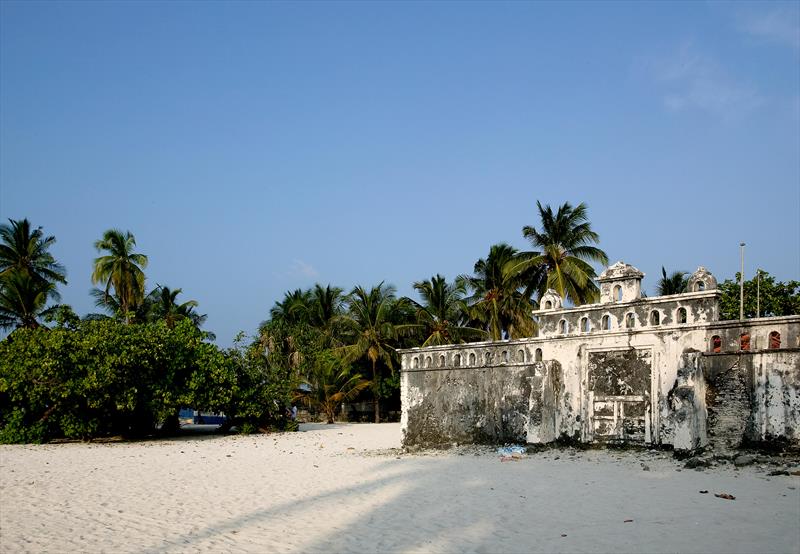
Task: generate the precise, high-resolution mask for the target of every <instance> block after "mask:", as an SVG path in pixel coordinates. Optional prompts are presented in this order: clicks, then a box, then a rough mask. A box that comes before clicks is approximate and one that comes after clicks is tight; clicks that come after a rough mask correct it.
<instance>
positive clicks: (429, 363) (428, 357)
mask: <svg viewBox="0 0 800 554" xmlns="http://www.w3.org/2000/svg"><path fill="white" fill-rule="evenodd" d="M432 361H433V360H431V357H430V356H426V357H425V367H431V362H432Z"/></svg>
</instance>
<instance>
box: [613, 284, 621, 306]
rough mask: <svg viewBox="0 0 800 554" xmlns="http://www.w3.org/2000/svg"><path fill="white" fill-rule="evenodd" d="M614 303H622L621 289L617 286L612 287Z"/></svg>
mask: <svg viewBox="0 0 800 554" xmlns="http://www.w3.org/2000/svg"><path fill="white" fill-rule="evenodd" d="M614 302H622V287H621V286H619V285H616V286H615V287H614Z"/></svg>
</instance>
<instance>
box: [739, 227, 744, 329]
mask: <svg viewBox="0 0 800 554" xmlns="http://www.w3.org/2000/svg"><path fill="white" fill-rule="evenodd" d="M739 248H740V249H741V256H742V270H741V271H740V272H739V321H744V243H743V242H742V243H739Z"/></svg>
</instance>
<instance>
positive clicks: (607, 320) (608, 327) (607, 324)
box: [601, 315, 611, 331]
mask: <svg viewBox="0 0 800 554" xmlns="http://www.w3.org/2000/svg"><path fill="white" fill-rule="evenodd" d="M601 327H602V328H603V329H604V330H605V331H610V330H611V318H610V317H609V316H608V315H604V316H603V321H602V323H601Z"/></svg>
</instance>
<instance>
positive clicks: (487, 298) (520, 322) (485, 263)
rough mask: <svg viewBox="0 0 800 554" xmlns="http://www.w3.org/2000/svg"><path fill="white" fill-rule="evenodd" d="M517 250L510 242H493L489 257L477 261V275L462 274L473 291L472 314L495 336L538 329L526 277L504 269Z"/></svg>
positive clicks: (469, 301) (515, 335) (525, 333)
mask: <svg viewBox="0 0 800 554" xmlns="http://www.w3.org/2000/svg"><path fill="white" fill-rule="evenodd" d="M516 253H517V251H516V249H515V248H513V247H512V246H509V245H508V244H505V243H500V244H495V245H492V247H491V248H490V249H489V255H488V256H487V257H486V259H483V258H481V259H479V260H478V261H477V262H476V263H475V267H474V268H473V271H474V275H462V276H460V277H459V279H462V280H464V282H465V283H466V284H467V286H468V287H469V288H470V289H471V291H472V296H470V297H469V298H467V304H468V305H469V307H470V309H469V313H470V317H471V318H472V320H473V321H474V322H475V323H477V324H479V325H480V326H481V327H483V328H484V329H485V330H486V332H488V334H489V337H490V338H491V339H492V340H502V339H504V338H522V337H529V336H531V335H533V333H534V332H535V331H536V324H535V322H534V321H533V317H532V314H531V312H532V310H533V305H532V303H531V300H530V296H529V295H528V294H527V293H526V292H525V291H523V290H522V288H523V287H522V281H521V280H520V278H519V277H518V276H517V275H516V274H513V273H506V272H504V270H503V268H505V267H506V266H507V265H508V264H509V263H510V262H511V261H512V260H513V259H514V256H515V255H516Z"/></svg>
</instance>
